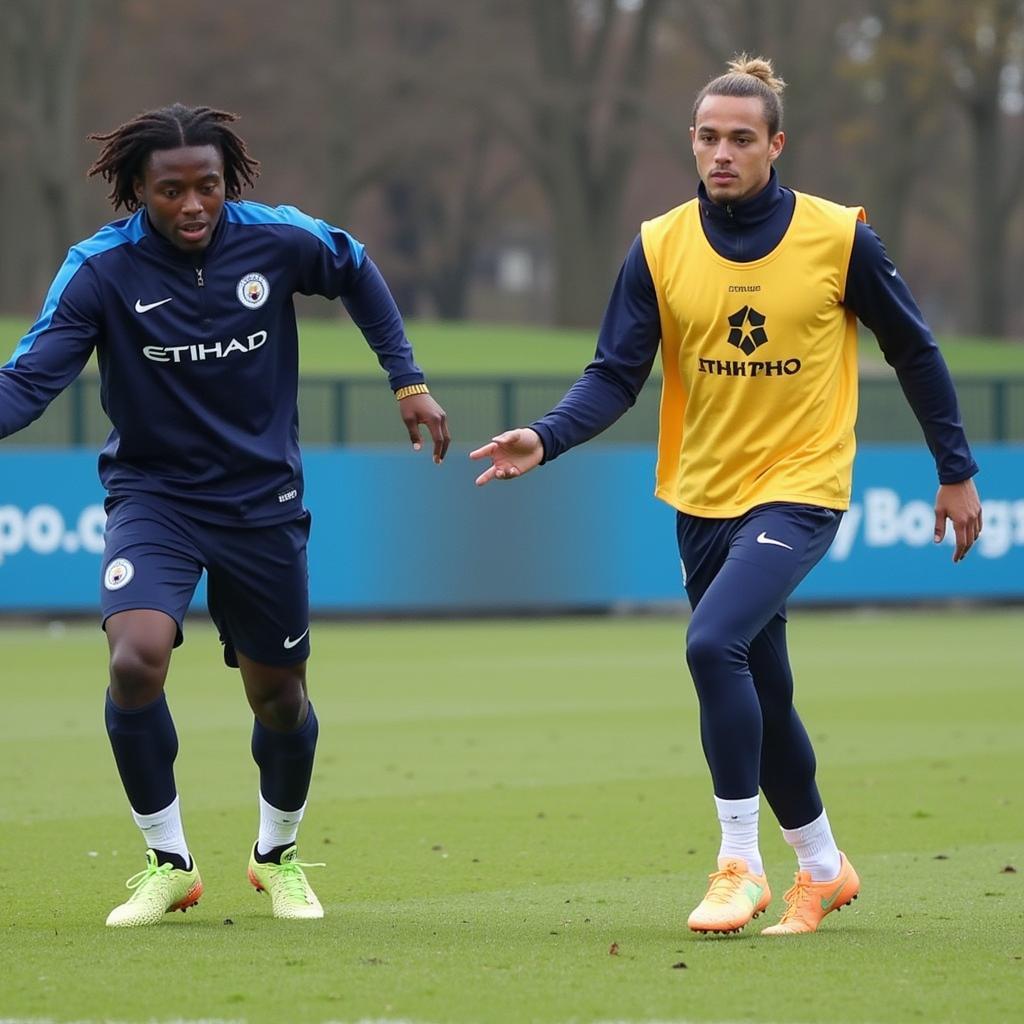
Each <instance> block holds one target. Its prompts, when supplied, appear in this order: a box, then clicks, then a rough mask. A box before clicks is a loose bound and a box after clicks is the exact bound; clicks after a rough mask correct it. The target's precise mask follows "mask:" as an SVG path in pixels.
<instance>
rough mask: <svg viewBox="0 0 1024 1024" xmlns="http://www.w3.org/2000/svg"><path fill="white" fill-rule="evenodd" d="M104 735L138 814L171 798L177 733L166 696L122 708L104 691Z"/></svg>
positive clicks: (152, 811)
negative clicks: (105, 731)
mask: <svg viewBox="0 0 1024 1024" xmlns="http://www.w3.org/2000/svg"><path fill="white" fill-rule="evenodd" d="M105 718H106V724H107V735H108V736H109V737H110V746H111V748H112V749H113V751H114V760H115V762H117V770H118V773H119V774H120V776H121V782H122V784H123V785H124V791H125V793H126V794H127V795H128V802H129V803H130V804H131V806H132V809H133V810H134V811H136V812H137V813H138V814H155V813H156V812H157V811H162V810H163V809H164V808H165V807H167V806H168V805H169V804H171V803H172V802H173V801H174V798H175V796H176V790H175V787H174V759H175V758H176V757H177V756H178V734H177V733H176V732H175V731H174V721H173V720H172V718H171V712H170V709H169V708H168V707H167V698H166V697H165V696H164V695H163V694H161V695H160V697H159V698H158V699H157V700H155V701H153V703H152V704H146V705H145V706H144V707H141V708H134V709H131V710H126V709H125V708H119V707H118V706H117V705H116V704H115V703H114V702H113V701H112V700H111V699H110V691H109V690H108V691H107V700H106V708H105Z"/></svg>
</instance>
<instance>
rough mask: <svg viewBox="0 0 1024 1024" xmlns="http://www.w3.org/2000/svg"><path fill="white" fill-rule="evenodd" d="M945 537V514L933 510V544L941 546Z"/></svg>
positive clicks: (939, 510) (941, 511)
mask: <svg viewBox="0 0 1024 1024" xmlns="http://www.w3.org/2000/svg"><path fill="white" fill-rule="evenodd" d="M945 536H946V513H945V512H944V511H943V510H941V509H936V510H935V543H936V544H941V543H942V539H943V538H944V537H945Z"/></svg>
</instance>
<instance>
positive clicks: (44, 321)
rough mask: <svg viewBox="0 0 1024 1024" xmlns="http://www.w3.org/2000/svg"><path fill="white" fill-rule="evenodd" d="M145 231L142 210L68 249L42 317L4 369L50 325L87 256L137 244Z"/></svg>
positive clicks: (20, 343)
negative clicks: (65, 290)
mask: <svg viewBox="0 0 1024 1024" xmlns="http://www.w3.org/2000/svg"><path fill="white" fill-rule="evenodd" d="M145 233H146V232H145V229H144V219H143V213H142V211H141V210H140V211H139V212H138V213H136V214H134V215H133V216H131V217H129V218H128V219H127V220H117V221H114V222H113V223H111V224H107V225H106V226H105V227H102V228H100V229H99V231H97V232H96V234H95V235H93V236H92V237H91V238H87V239H86V240H85V241H84V242H79V243H78V244H77V245H73V246H72V247H71V248H70V249H69V250H68V255H67V258H66V259H65V260H64V263H63V265H62V266H61V268H60V270H58V271H57V276H56V277H55V278H54V279H53V284H51V285H50V290H49V291H48V292H47V293H46V300H45V301H44V302H43V309H42V312H41V313H40V314H39V319H38V320H36V322H35V323H34V324H33V325H32V326H31V328H29V332H28V334H26V335H25V337H24V338H22V339H21V341H20V342H19V343H18V347H17V348H16V349H15V350H14V352H13V354H12V355H11V358H10V359H9V360H8V361H7V363H6V364H5V365H4V367H3V369H5V370H7V369H10V368H11V367H13V366H14V365H15V364H16V363H17V362H18V360H19V359H20V358H21V357H22V356H23V355H24V354H25V353H26V352H28V351H29V349H31V348H32V346H33V345H34V344H35V341H36V338H38V337H39V335H40V334H42V333H43V331H45V330H46V329H47V328H48V327H49V326H50V323H51V321H52V320H53V314H54V313H55V312H56V311H57V306H58V305H59V304H60V297H61V296H62V295H63V294H64V289H65V288H67V286H68V284H69V283H70V282H71V279H72V278H73V277H74V276H75V274H77V273H78V271H79V269H80V268H81V267H82V264H83V263H85V261H86V260H87V259H90V258H91V257H93V256H98V255H99V254H100V253H103V252H108V251H109V250H111V249H116V248H117V247H118V246H119V245H134V244H135V243H136V242H138V241H139V239H140V238H142V237H143V236H144V235H145Z"/></svg>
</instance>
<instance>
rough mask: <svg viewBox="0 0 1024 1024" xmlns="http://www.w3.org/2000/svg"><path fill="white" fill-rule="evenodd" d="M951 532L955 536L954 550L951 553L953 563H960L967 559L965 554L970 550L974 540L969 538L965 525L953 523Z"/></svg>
mask: <svg viewBox="0 0 1024 1024" xmlns="http://www.w3.org/2000/svg"><path fill="white" fill-rule="evenodd" d="M953 531H954V533H955V534H956V550H955V551H954V552H953V561H954V562H960V561H963V559H964V558H966V557H967V552H968V551H970V550H971V545H972V544H973V543H974V539H973V538H972V537H971V535H970V532H969V531H968V526H967V524H966V523H954V524H953Z"/></svg>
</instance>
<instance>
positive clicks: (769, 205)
mask: <svg viewBox="0 0 1024 1024" xmlns="http://www.w3.org/2000/svg"><path fill="white" fill-rule="evenodd" d="M697 199H698V200H699V202H700V211H701V215H702V217H706V218H707V219H708V220H710V221H711V222H712V223H713V224H718V225H722V226H723V227H725V226H731V227H734V228H736V227H754V226H756V225H758V224H763V223H764V222H765V221H766V220H768V219H770V218H771V216H772V215H773V214H774V213H775V212H776V211H777V210H778V208H779V205H780V204H781V203H782V201H783V199H784V196H783V188H782V186H781V185H780V184H779V176H778V174H776V173H775V168H774V167H773V168H772V170H771V177H769V179H768V184H767V185H765V187H764V188H763V189H761V191H760V192H758V193H757V195H756V196H751V197H750V198H749V199H744V200H743V201H742V202H739V203H732V204H730V205H728V206H726V205H720V204H719V203H716V202H714V201H713V200H712V199H711V198H710V197H709V196H708V193H707V189H706V188H704V182H703V181H702V182H701V183H700V184H699V185H698V186H697Z"/></svg>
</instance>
